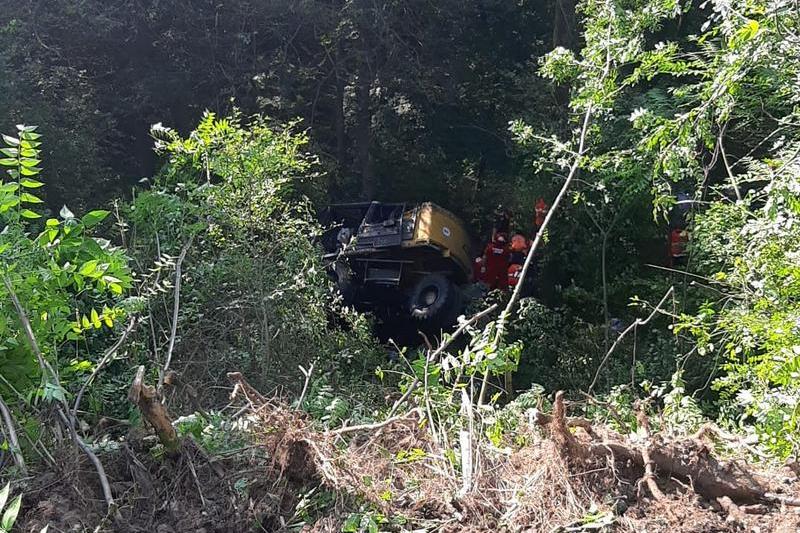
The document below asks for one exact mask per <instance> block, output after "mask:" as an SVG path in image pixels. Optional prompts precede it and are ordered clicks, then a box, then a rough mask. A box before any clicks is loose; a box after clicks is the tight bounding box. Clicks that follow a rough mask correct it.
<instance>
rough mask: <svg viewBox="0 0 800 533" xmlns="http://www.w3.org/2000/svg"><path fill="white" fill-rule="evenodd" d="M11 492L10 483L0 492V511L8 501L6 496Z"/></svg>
mask: <svg viewBox="0 0 800 533" xmlns="http://www.w3.org/2000/svg"><path fill="white" fill-rule="evenodd" d="M10 492H11V483H6V486H5V487H3V490H0V511H2V510H3V509H4V508H5V506H6V502H7V501H8V495H9V493H10Z"/></svg>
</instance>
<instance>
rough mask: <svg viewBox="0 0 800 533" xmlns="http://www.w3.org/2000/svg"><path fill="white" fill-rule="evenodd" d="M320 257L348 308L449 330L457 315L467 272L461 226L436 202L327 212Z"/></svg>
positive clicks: (348, 206)
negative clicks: (395, 313)
mask: <svg viewBox="0 0 800 533" xmlns="http://www.w3.org/2000/svg"><path fill="white" fill-rule="evenodd" d="M323 222H324V223H325V224H326V225H327V226H328V228H329V229H328V230H327V232H326V233H325V235H324V236H323V239H322V243H323V247H324V248H325V258H326V259H327V261H328V265H329V267H330V268H329V271H330V272H331V274H332V276H333V278H334V280H335V282H336V285H337V286H338V288H339V291H340V292H341V293H342V296H343V297H344V298H345V300H346V301H348V303H353V304H357V305H361V306H363V307H367V308H372V309H376V308H378V307H383V308H386V307H390V308H394V309H395V310H399V311H401V312H404V313H408V314H409V315H410V316H411V317H412V318H415V319H417V320H420V321H425V322H430V323H434V324H435V325H437V326H446V325H449V324H450V323H452V322H454V321H455V319H456V318H457V317H458V314H459V313H460V312H461V310H462V302H463V299H462V295H461V288H460V287H461V286H462V285H464V284H466V283H467V282H468V281H469V277H470V272H471V266H470V265H471V263H470V240H469V234H468V233H467V230H466V228H465V227H464V224H463V223H462V222H461V221H460V220H459V219H458V217H456V216H455V215H453V214H452V213H450V212H449V211H447V210H446V209H444V208H442V207H439V206H438V205H436V204H433V203H429V202H426V203H420V204H404V203H381V202H365V203H356V204H338V205H332V206H330V207H328V209H327V210H326V212H325V214H324V216H323Z"/></svg>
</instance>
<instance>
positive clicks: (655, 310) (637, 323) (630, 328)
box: [588, 287, 675, 394]
mask: <svg viewBox="0 0 800 533" xmlns="http://www.w3.org/2000/svg"><path fill="white" fill-rule="evenodd" d="M674 292H675V287H670V288H669V289H668V290H667V292H666V293H665V294H664V296H663V297H662V298H661V300H660V301H659V302H658V304H657V305H656V306H655V307H654V308H653V311H652V312H651V313H650V314H649V315H648V316H647V318H645V319H641V318H637V319H636V320H634V321H633V323H632V324H631V325H630V326H628V327H627V328H625V330H624V331H623V332H622V333H620V334H619V337H617V338H616V339H615V340H614V344H612V345H611V348H609V349H608V351H607V352H606V355H605V356H604V357H603V360H602V361H600V366H598V367H597V372H595V375H594V379H593V380H592V384H591V385H589V391H588V394H591V392H592V389H594V386H595V385H596V384H597V380H598V379H599V378H600V371H601V370H602V369H603V367H604V366H605V364H606V362H607V361H608V358H609V357H611V354H613V353H614V350H616V349H617V346H619V344H620V342H622V339H624V338H625V336H626V335H627V334H628V333H630V332H631V331H633V330H634V329H636V328H637V327H638V326H644V325H645V324H647V323H648V322H650V321H651V320H652V319H653V317H654V316H656V315H657V314H659V312H660V311H661V306H662V305H664V302H666V301H667V298H669V297H670V295H672V293H674Z"/></svg>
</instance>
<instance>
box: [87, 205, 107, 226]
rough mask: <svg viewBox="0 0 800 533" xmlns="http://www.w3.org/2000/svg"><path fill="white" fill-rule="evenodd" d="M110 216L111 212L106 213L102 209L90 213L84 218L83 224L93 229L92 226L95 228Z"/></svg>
mask: <svg viewBox="0 0 800 533" xmlns="http://www.w3.org/2000/svg"><path fill="white" fill-rule="evenodd" d="M109 214H110V211H104V210H102V209H98V210H96V211H89V212H88V213H86V214H85V215H84V216H83V218H82V219H81V222H83V225H84V226H86V227H87V228H91V227H92V226H95V225H97V224H99V223H100V222H102V221H103V220H104V219H105V218H106V217H107V216H108V215H109Z"/></svg>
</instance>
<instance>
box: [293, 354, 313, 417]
mask: <svg viewBox="0 0 800 533" xmlns="http://www.w3.org/2000/svg"><path fill="white" fill-rule="evenodd" d="M297 368H299V369H300V372H302V373H303V376H305V378H306V379H305V382H304V383H303V392H301V393H300V399H299V400H297V408H298V409H302V408H303V402H304V401H305V400H306V393H307V392H308V383H309V382H310V381H311V373H312V372H314V363H311V365H310V366H309V367H308V370H306V369H305V368H303V367H302V366H300V365H298V366H297Z"/></svg>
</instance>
